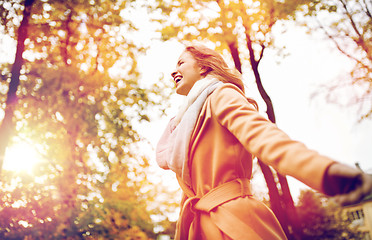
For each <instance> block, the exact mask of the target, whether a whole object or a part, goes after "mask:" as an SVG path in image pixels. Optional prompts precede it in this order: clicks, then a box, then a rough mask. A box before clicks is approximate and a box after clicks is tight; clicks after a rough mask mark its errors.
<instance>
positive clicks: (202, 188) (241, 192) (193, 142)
mask: <svg viewBox="0 0 372 240" xmlns="http://www.w3.org/2000/svg"><path fill="white" fill-rule="evenodd" d="M172 77H173V79H174V81H175V82H176V92H177V93H178V94H181V95H185V96H186V100H185V102H184V104H183V105H181V107H180V109H179V112H178V113H177V115H176V116H175V117H174V118H172V119H171V120H170V122H169V124H168V126H167V127H166V129H165V131H164V133H163V135H162V137H161V138H160V140H159V143H158V145H157V149H156V159H157V162H158V164H159V166H160V167H162V168H164V169H171V170H172V171H174V172H175V173H176V176H177V179H178V182H179V184H180V186H181V188H182V190H183V199H182V203H181V213H180V218H179V220H178V223H177V231H176V236H175V239H197V240H200V239H213V240H220V239H265V240H268V239H270V240H274V239H286V236H285V234H284V232H283V230H282V228H281V226H280V224H279V222H278V221H277V219H276V217H275V215H274V214H273V213H272V211H271V210H270V209H269V208H268V207H266V206H265V205H264V204H263V203H261V202H260V201H258V200H256V199H255V198H254V197H253V196H252V193H251V190H250V178H251V175H252V159H253V158H254V157H255V156H256V157H258V158H259V159H261V160H262V161H263V162H265V163H266V164H268V165H270V166H272V167H273V168H275V169H276V170H277V171H278V172H280V173H281V174H285V175H290V176H293V177H295V178H297V179H298V180H300V181H302V182H303V183H305V184H307V185H308V186H310V187H312V188H314V189H316V190H318V191H320V192H323V193H325V194H328V195H331V196H336V200H337V201H339V203H340V204H348V203H354V202H357V201H359V200H360V199H361V198H363V197H364V196H366V195H367V194H369V193H370V192H371V190H372V179H371V178H370V177H369V176H368V175H366V174H364V173H363V172H361V171H359V170H357V169H354V168H351V167H348V166H346V165H343V164H341V163H338V162H336V161H334V160H332V159H330V158H328V157H326V156H322V155H320V154H318V153H317V152H316V151H313V150H310V149H308V148H307V147H306V146H305V145H304V144H302V143H300V142H298V141H293V140H291V139H290V138H289V137H288V136H287V135H286V134H285V133H284V132H283V131H281V130H280V129H278V128H277V126H276V125H275V124H273V123H271V122H270V121H268V120H267V119H266V118H264V117H263V116H261V115H260V114H259V112H258V111H257V104H256V102H255V101H254V100H252V99H249V98H247V97H246V96H245V95H244V85H243V82H242V78H241V75H240V73H239V72H237V71H235V70H233V69H229V67H228V66H227V64H226V63H225V61H224V60H223V58H222V57H221V56H220V55H219V54H218V53H217V52H215V51H214V50H211V49H209V48H206V47H204V46H198V45H194V46H189V47H186V49H185V51H184V52H183V53H182V54H181V56H180V58H179V61H178V63H177V65H176V70H175V71H174V72H173V73H172Z"/></svg>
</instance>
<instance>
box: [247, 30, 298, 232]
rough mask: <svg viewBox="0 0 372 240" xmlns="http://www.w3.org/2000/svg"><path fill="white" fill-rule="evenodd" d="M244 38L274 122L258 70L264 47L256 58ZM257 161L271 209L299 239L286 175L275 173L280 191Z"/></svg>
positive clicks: (283, 224)
mask: <svg viewBox="0 0 372 240" xmlns="http://www.w3.org/2000/svg"><path fill="white" fill-rule="evenodd" d="M246 38H247V48H248V50H249V60H250V63H251V67H252V70H253V73H254V76H255V80H256V84H257V88H258V91H259V92H260V95H261V97H262V98H263V100H264V101H265V103H266V113H267V116H268V118H269V120H270V121H271V122H273V123H275V122H276V119H275V113H274V107H273V104H272V101H271V99H270V97H269V95H268V94H267V92H266V91H265V89H264V87H263V85H262V81H261V77H260V74H259V71H258V65H259V61H260V60H261V58H262V56H263V51H264V48H263V47H262V50H261V56H260V59H259V60H256V58H255V54H254V50H253V46H252V41H251V38H250V36H249V35H248V34H246ZM258 162H259V165H260V167H261V170H262V173H263V175H264V177H265V180H266V184H267V187H268V189H269V195H270V203H271V205H272V209H273V211H274V212H275V214H276V215H277V217H278V220H279V222H280V223H281V225H282V227H283V230H284V232H285V233H286V235H287V237H288V239H300V238H301V235H302V234H301V232H302V231H301V228H300V227H299V225H298V223H299V222H298V216H297V212H296V208H295V207H294V203H293V199H292V196H291V193H290V191H289V187H288V182H287V179H286V177H285V176H283V175H281V174H280V173H276V175H277V177H278V180H279V184H280V186H281V189H280V190H281V191H279V189H278V187H277V184H276V182H275V179H274V176H273V173H272V171H271V169H270V168H269V167H268V166H266V165H265V164H264V163H263V162H262V161H261V160H260V159H258Z"/></svg>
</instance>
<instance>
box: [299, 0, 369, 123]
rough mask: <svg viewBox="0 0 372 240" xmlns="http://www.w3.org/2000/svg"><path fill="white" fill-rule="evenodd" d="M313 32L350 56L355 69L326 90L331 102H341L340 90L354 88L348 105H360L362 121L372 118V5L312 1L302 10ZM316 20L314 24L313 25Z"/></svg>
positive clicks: (340, 0) (354, 1)
mask: <svg viewBox="0 0 372 240" xmlns="http://www.w3.org/2000/svg"><path fill="white" fill-rule="evenodd" d="M303 11H304V14H305V16H310V17H311V18H310V19H308V18H305V20H306V22H304V23H303V24H304V25H306V26H307V27H308V29H309V30H310V32H319V31H320V32H321V33H322V34H324V35H325V36H326V38H328V39H329V40H330V41H331V42H332V43H333V45H334V46H335V48H336V49H337V50H338V51H339V52H340V53H342V54H343V55H344V56H346V57H348V58H349V59H350V60H351V61H352V63H353V65H354V66H353V68H352V69H351V71H350V76H349V77H348V78H347V80H346V81H345V80H344V79H340V80H339V81H338V83H337V84H336V85H335V86H328V87H327V88H326V91H327V95H328V99H330V100H331V101H332V102H340V100H338V99H337V98H338V94H337V91H336V90H338V89H341V88H343V87H345V86H349V87H350V86H353V87H354V89H355V94H354V95H353V96H351V97H350V98H349V100H348V103H347V105H358V106H359V113H358V114H359V117H360V119H361V120H363V119H368V118H370V117H371V115H372V107H371V106H372V104H371V103H372V94H371V92H372V91H371V90H372V84H371V82H372V80H371V79H372V27H371V26H372V24H371V23H372V5H371V2H370V1H365V0H351V1H345V0H333V1H321V0H320V1H313V2H312V3H311V4H309V5H308V6H307V7H306V8H304V9H303ZM314 20H315V23H314Z"/></svg>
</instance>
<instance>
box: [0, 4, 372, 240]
mask: <svg viewBox="0 0 372 240" xmlns="http://www.w3.org/2000/svg"><path fill="white" fill-rule="evenodd" d="M1 3H2V7H1V16H2V22H1V24H2V25H1V27H2V28H1V30H2V34H1V45H0V46H1V62H0V64H1V66H2V68H1V75H2V81H1V85H0V87H1V88H0V90H1V95H0V96H1V103H2V105H1V108H2V111H0V116H1V117H2V119H3V121H2V125H1V128H0V131H1V134H0V135H1V142H0V143H1V145H0V147H1V148H0V150H1V149H3V150H2V151H0V153H2V154H3V155H2V156H5V157H4V163H3V168H2V172H1V185H0V187H1V188H2V193H1V206H0V211H1V212H2V214H1V215H2V217H1V220H0V222H1V224H0V236H1V238H2V239H19V238H21V239H41V238H44V239H65V238H67V239H80V238H86V239H109V238H111V239H135V238H136V237H137V238H140V239H147V238H156V237H157V236H158V235H159V234H171V233H172V231H173V230H174V221H175V220H176V219H177V212H178V210H179V209H178V202H179V200H180V192H179V189H178V187H177V183H176V180H175V177H174V175H173V174H172V173H170V172H169V171H165V170H162V169H160V168H158V167H157V165H156V162H155V158H154V148H155V146H156V142H157V140H158V139H159V137H160V134H161V133H162V130H163V128H164V127H165V125H166V124H167V121H168V119H169V118H170V117H171V116H173V115H174V114H175V113H176V112H177V107H178V106H179V104H180V102H182V97H180V96H177V95H176V94H175V93H174V84H173V81H172V79H171V77H170V73H171V72H172V71H173V70H174V68H175V65H176V62H177V58H178V57H179V54H180V53H181V52H182V50H183V48H184V44H187V43H189V42H193V41H195V40H196V41H197V42H198V43H203V44H205V45H207V46H210V47H211V48H215V49H216V50H217V51H220V52H221V53H222V54H223V56H224V57H225V59H226V60H227V61H228V62H229V65H230V66H232V67H234V63H235V62H234V61H233V58H232V55H231V49H232V48H229V46H231V44H232V45H233V46H235V47H236V49H237V50H238V51H239V57H240V60H241V64H242V65H241V70H242V72H243V77H244V83H245V84H246V87H247V95H248V96H252V97H253V98H254V99H256V100H257V101H258V102H259V105H260V111H261V112H262V114H264V115H265V114H266V112H265V111H266V105H265V102H264V101H263V100H262V98H261V96H260V94H259V92H258V90H257V86H256V82H255V80H256V77H255V76H254V74H253V73H252V65H251V61H250V57H251V56H252V54H250V53H249V52H248V49H247V45H248V44H247V37H248V36H250V37H251V40H252V42H251V43H252V46H253V48H254V49H253V50H254V53H253V54H254V58H255V60H256V61H257V60H259V61H257V62H258V63H259V65H258V68H257V70H258V71H259V74H260V78H261V80H262V83H263V87H264V88H265V90H266V91H267V93H268V95H269V96H270V98H271V100H272V103H273V107H274V112H275V116H276V123H277V124H278V126H279V128H281V129H283V130H284V131H285V132H286V133H287V134H288V135H289V136H290V137H292V138H293V139H296V140H299V141H302V142H304V143H305V144H306V145H307V146H308V147H310V148H312V149H314V150H317V151H318V152H320V153H322V154H324V155H326V156H329V157H332V158H334V159H336V160H338V161H341V162H343V163H346V164H349V165H355V163H358V164H359V166H360V167H361V168H362V169H363V170H365V171H370V170H371V169H372V161H371V160H370V159H371V156H372V148H371V146H372V134H371V133H372V124H371V117H370V114H371V94H370V91H371V64H372V60H371V52H370V51H371V24H370V22H371V21H372V20H371V16H370V15H368V14H367V15H365V16H364V15H363V13H368V12H369V13H370V10H371V6H370V5H368V2H366V1H348V2H347V4H346V2H345V1H342V0H340V1H325V2H323V1H318V2H313V1H196V2H193V1H67V2H61V1H47V0H45V1H30V0H28V1H19V2H18V1H1ZM25 4H26V5H27V6H28V9H29V12H28V13H29V15H27V14H26V13H27V11H25V8H24V5H25ZM26 10H27V8H26ZM24 16H28V23H26V24H24V25H23V26H24V27H25V28H24V29H27V30H28V31H27V33H25V32H22V31H20V30H22V28H21V27H20V26H22V24H21V23H22V22H23V21H22V19H25V17H24ZM350 16H351V17H350ZM351 23H354V25H356V27H355V28H354V27H353V24H351ZM23 31H24V30H23ZM22 37H23V40H24V43H25V48H24V50H23V52H22V53H21V56H23V58H24V60H23V61H24V62H23V63H22V64H21V67H20V70H19V80H20V81H19V85H17V86H16V89H17V93H16V95H14V94H13V95H11V94H9V92H11V91H10V89H13V90H14V88H12V87H11V86H14V85H12V84H14V79H15V77H16V76H17V74H15V71H16V68H15V67H14V66H16V65H17V64H19V62H18V63H17V60H18V61H19V60H20V58H19V57H18V58H17V57H16V52H17V51H20V49H19V43H20V39H22ZM17 43H18V45H17ZM229 44H230V45H229ZM261 52H262V58H260V53H261ZM235 64H236V63H235ZM15 80H16V79H15ZM14 96H16V97H14ZM7 116H8V118H9V116H11V118H10V119H11V121H7V120H6V119H7ZM9 130H10V131H9ZM7 136H8V137H7ZM5 149H7V150H6V153H5ZM254 172H255V175H254V178H253V189H254V191H255V193H256V195H257V197H258V198H260V199H262V200H264V201H266V202H267V204H268V205H270V200H269V199H270V198H269V194H268V188H267V186H266V182H265V180H264V178H263V176H261V174H260V169H259V167H258V165H256V167H255V169H254ZM288 181H289V186H290V190H291V193H292V197H293V199H294V202H295V204H296V205H297V206H301V204H302V203H303V202H304V198H303V195H304V194H302V195H301V193H300V192H301V190H302V189H307V188H306V186H304V185H302V184H301V183H299V182H297V181H296V180H294V179H292V178H290V177H289V178H288ZM301 196H302V198H301ZM299 198H300V200H299ZM319 198H320V197H319ZM301 199H302V200H301ZM316 199H317V198H316ZM301 201H302V202H301ZM314 201H315V200H314ZM322 201H324V200H322ZM299 209H300V208H299ZM300 215H301V214H300ZM301 216H302V215H301ZM323 230H324V231H326V230H327V229H326V228H324V229H323ZM342 230H344V229H341V230H340V232H339V234H340V235H342Z"/></svg>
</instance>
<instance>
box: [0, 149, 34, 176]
mask: <svg viewBox="0 0 372 240" xmlns="http://www.w3.org/2000/svg"><path fill="white" fill-rule="evenodd" d="M40 160H41V157H40V155H39V154H38V152H37V151H36V149H35V148H34V147H33V146H32V145H30V144H28V143H25V142H19V143H17V144H15V145H12V146H9V148H8V149H7V150H6V153H5V159H4V169H6V170H9V171H27V172H30V173H31V171H32V168H33V166H34V165H36V164H37V163H38V162H40Z"/></svg>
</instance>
